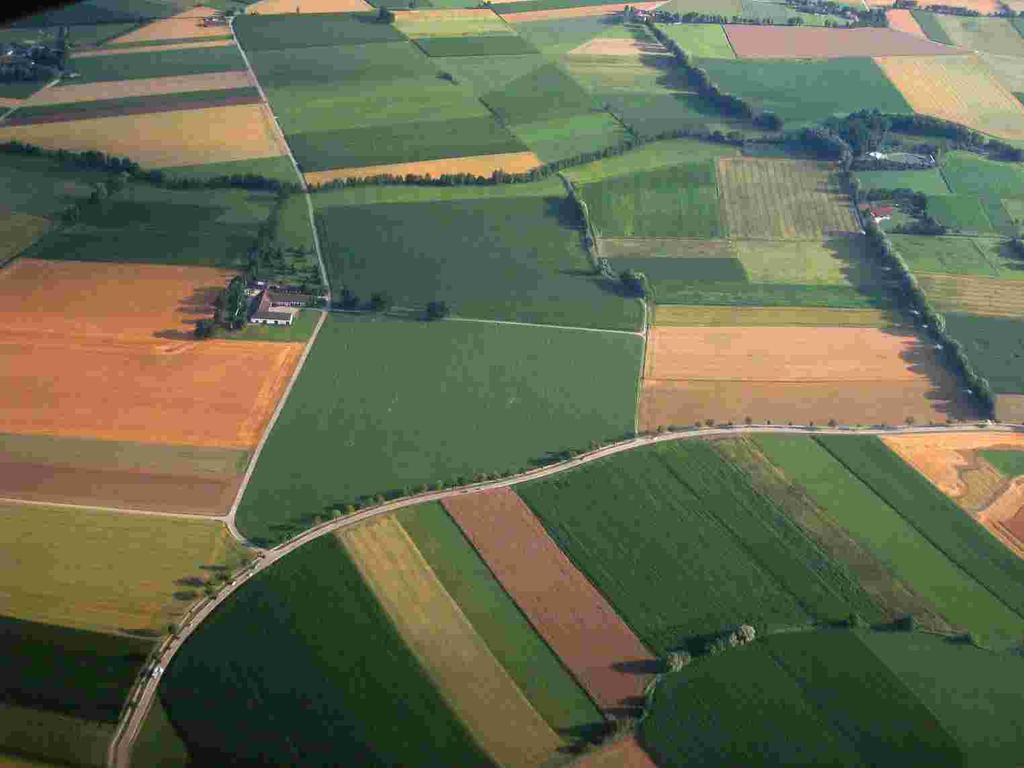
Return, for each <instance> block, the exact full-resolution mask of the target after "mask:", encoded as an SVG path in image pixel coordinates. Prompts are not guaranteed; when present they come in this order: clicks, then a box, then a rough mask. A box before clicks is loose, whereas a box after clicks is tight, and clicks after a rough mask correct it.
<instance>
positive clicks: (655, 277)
mask: <svg viewBox="0 0 1024 768" xmlns="http://www.w3.org/2000/svg"><path fill="white" fill-rule="evenodd" d="M612 266H613V267H615V269H617V270H623V269H635V270H637V271H639V272H643V273H644V274H645V275H646V276H647V279H648V280H649V281H650V282H651V284H652V286H653V290H654V293H655V296H657V297H659V298H661V297H663V296H668V295H671V290H672V287H673V282H674V281H678V282H680V283H685V284H690V283H701V282H704V281H707V282H712V283H729V282H737V283H743V282H746V279H747V274H746V272H744V271H743V264H742V263H740V261H739V260H738V259H702V258H693V259H671V258H662V257H658V256H652V257H650V258H629V257H627V258H621V259H615V261H614V262H613V264H612ZM697 288H698V289H699V286H697Z"/></svg>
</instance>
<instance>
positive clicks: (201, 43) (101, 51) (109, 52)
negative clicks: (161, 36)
mask: <svg viewBox="0 0 1024 768" xmlns="http://www.w3.org/2000/svg"><path fill="white" fill-rule="evenodd" d="M234 44H235V41H234V40H232V39H230V38H228V39H226V40H217V39H215V40H195V41H193V42H191V43H164V44H163V45H147V46H137V47H136V46H125V47H124V48H96V49H95V50H91V51H78V52H77V53H72V54H71V55H70V56H69V57H68V58H71V59H91V58H96V57H97V56H118V55H124V54H127V53H142V52H145V53H159V52H160V51H183V50H191V49H193V48H223V47H226V46H229V45H234Z"/></svg>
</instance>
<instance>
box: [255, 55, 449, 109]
mask: <svg viewBox="0 0 1024 768" xmlns="http://www.w3.org/2000/svg"><path fill="white" fill-rule="evenodd" d="M248 56H249V61H250V62H251V64H252V68H253V70H254V71H255V72H256V76H257V77H258V78H259V81H260V85H262V86H263V87H264V88H266V89H268V91H269V92H270V93H275V92H278V91H279V89H283V91H284V93H285V94H287V93H288V91H289V90H291V89H292V88H294V87H295V86H315V87H317V88H318V89H320V90H326V89H327V88H329V87H342V88H343V87H345V86H349V87H355V86H356V85H358V84H360V83H362V84H363V86H364V87H363V92H364V93H366V95H368V96H369V95H371V94H370V93H367V91H368V89H367V88H366V87H365V86H366V84H367V83H371V82H372V83H374V84H378V83H386V82H390V81H395V80H404V79H413V80H426V79H429V78H433V77H436V76H437V72H436V70H435V68H434V67H432V66H431V65H430V62H429V61H428V60H427V58H426V56H424V55H423V52H422V51H420V50H419V49H418V48H417V47H416V46H414V45H411V44H410V43H409V42H408V41H405V40H402V41H396V42H388V43H369V44H365V45H362V44H360V45H327V46H315V47H312V48H284V49H280V50H277V49H269V50H265V51H252V52H251V53H249V54H248ZM268 98H270V100H271V102H274V99H273V98H272V97H270V96H268ZM274 108H275V111H276V109H277V105H276V102H275V106H274Z"/></svg>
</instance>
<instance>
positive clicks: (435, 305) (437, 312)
mask: <svg viewBox="0 0 1024 768" xmlns="http://www.w3.org/2000/svg"><path fill="white" fill-rule="evenodd" d="M449 314H451V308H450V307H449V306H448V303H447V302H444V301H432V302H430V303H429V304H427V312H426V318H427V320H442V319H444V318H446V317H448V315H449Z"/></svg>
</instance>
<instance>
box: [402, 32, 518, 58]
mask: <svg viewBox="0 0 1024 768" xmlns="http://www.w3.org/2000/svg"><path fill="white" fill-rule="evenodd" d="M416 45H417V46H419V48H420V50H422V51H423V52H424V53H425V54H427V56H430V57H431V58H435V57H440V56H453V57H455V56H522V55H528V54H531V53H537V50H536V49H535V48H534V47H533V46H532V45H530V44H529V43H528V42H526V41H525V40H523V38H521V37H519V36H518V35H480V36H470V35H457V36H455V37H421V38H418V39H417V40H416Z"/></svg>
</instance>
